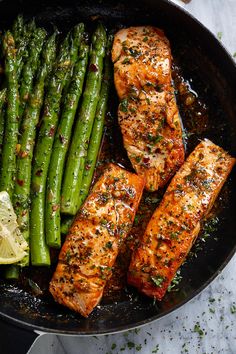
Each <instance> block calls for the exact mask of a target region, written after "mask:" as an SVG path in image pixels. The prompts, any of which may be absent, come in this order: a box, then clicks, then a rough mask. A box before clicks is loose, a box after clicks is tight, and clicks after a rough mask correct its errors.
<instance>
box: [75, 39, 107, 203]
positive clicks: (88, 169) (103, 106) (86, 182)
mask: <svg viewBox="0 0 236 354" xmlns="http://www.w3.org/2000/svg"><path fill="white" fill-rule="evenodd" d="M112 43H113V36H109V37H108V41H107V52H106V57H105V64H104V66H105V67H104V74H103V79H102V87H101V91H100V97H99V101H98V105H97V110H96V115H95V118H94V123H93V130H92V134H91V138H90V142H89V147H88V154H87V157H86V162H85V169H84V173H83V180H82V185H81V189H80V194H79V202H78V208H80V206H81V205H82V203H83V202H84V200H85V198H86V197H87V195H88V192H89V188H90V185H91V182H92V178H93V173H94V170H95V166H96V161H97V156H98V152H99V148H100V145H101V140H102V135H103V127H104V121H105V115H106V111H107V101H108V94H109V90H110V86H111V79H112V65H111V46H112Z"/></svg>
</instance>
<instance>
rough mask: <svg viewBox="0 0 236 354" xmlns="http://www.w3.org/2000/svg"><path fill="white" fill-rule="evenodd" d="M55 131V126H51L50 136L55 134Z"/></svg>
mask: <svg viewBox="0 0 236 354" xmlns="http://www.w3.org/2000/svg"><path fill="white" fill-rule="evenodd" d="M54 133H55V127H51V129H50V131H49V134H48V135H49V136H53V135H54Z"/></svg>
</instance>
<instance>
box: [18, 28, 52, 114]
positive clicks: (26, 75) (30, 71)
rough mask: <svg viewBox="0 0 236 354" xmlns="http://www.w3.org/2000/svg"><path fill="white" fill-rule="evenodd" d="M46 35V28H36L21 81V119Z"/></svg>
mask: <svg viewBox="0 0 236 354" xmlns="http://www.w3.org/2000/svg"><path fill="white" fill-rule="evenodd" d="M46 35H47V33H46V31H45V30H44V29H42V28H36V30H35V31H34V34H33V37H32V40H31V42H30V45H29V49H28V52H29V58H28V60H27V62H26V63H25V65H24V67H23V70H22V74H21V82H20V89H19V98H20V104H19V119H21V117H22V114H23V112H24V108H25V105H26V102H27V101H28V98H29V94H30V91H31V88H32V85H33V79H34V76H35V74H36V72H37V69H38V65H39V56H40V53H41V50H42V47H43V43H44V40H45V38H46Z"/></svg>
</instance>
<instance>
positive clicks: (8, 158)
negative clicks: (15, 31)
mask: <svg viewBox="0 0 236 354" xmlns="http://www.w3.org/2000/svg"><path fill="white" fill-rule="evenodd" d="M3 51H4V57H5V77H6V85H7V93H6V95H7V104H6V122H5V130H4V144H3V147H2V164H1V171H0V190H1V191H7V192H8V193H9V195H10V197H12V193H13V190H14V177H15V173H16V147H17V142H18V105H19V100H18V82H17V77H16V50H15V42H14V38H13V36H12V34H11V32H10V31H7V32H6V33H5V35H4V38H3Z"/></svg>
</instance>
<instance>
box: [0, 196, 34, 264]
mask: <svg viewBox="0 0 236 354" xmlns="http://www.w3.org/2000/svg"><path fill="white" fill-rule="evenodd" d="M27 249H28V243H27V242H26V241H25V239H24V237H23V236H22V234H21V232H20V230H19V227H18V224H17V220H16V214H15V212H14V210H13V207H12V204H11V200H10V197H9V194H8V193H7V192H0V264H13V263H16V262H19V261H20V260H22V259H23V258H24V256H26V255H27V252H26V251H27Z"/></svg>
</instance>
